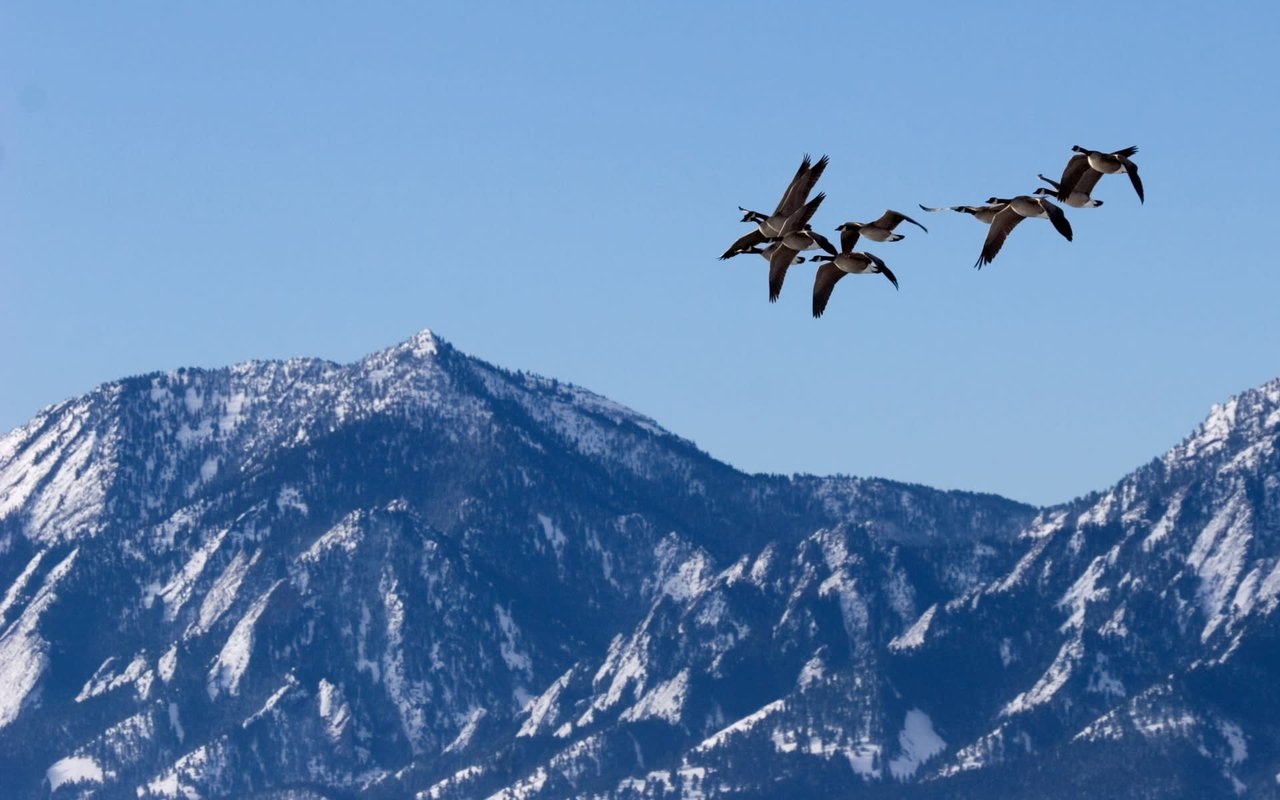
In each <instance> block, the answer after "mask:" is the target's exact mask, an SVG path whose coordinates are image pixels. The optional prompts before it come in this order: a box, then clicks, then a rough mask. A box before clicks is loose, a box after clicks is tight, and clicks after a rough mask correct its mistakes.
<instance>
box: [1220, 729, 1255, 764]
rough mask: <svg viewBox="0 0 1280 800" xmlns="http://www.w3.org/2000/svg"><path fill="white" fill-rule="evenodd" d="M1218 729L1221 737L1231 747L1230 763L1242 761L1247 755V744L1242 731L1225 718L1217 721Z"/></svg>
mask: <svg viewBox="0 0 1280 800" xmlns="http://www.w3.org/2000/svg"><path fill="white" fill-rule="evenodd" d="M1218 730H1219V731H1221V732H1222V736H1223V738H1225V739H1226V740H1227V744H1228V745H1229V746H1230V747H1231V759H1230V760H1231V764H1232V765H1235V764H1240V763H1243V762H1244V760H1245V759H1247V758H1248V757H1249V746H1248V743H1247V742H1246V740H1245V738H1244V731H1243V730H1241V729H1240V726H1239V725H1237V724H1236V723H1234V722H1231V721H1230V720H1225V719H1224V720H1220V721H1219V722H1218Z"/></svg>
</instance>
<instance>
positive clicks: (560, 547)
mask: <svg viewBox="0 0 1280 800" xmlns="http://www.w3.org/2000/svg"><path fill="white" fill-rule="evenodd" d="M538 522H539V523H540V524H541V525H542V535H543V536H544V537H546V539H547V541H548V542H549V543H550V544H551V549H552V550H554V551H555V554H556V560H557V561H559V560H560V559H561V558H563V557H564V546H565V544H566V543H567V542H568V541H569V539H568V537H566V536H565V535H564V531H562V530H560V528H559V527H558V526H557V525H556V524H555V522H553V521H552V520H551V517H548V516H547V515H546V514H539V515H538Z"/></svg>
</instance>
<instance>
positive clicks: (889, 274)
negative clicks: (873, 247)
mask: <svg viewBox="0 0 1280 800" xmlns="http://www.w3.org/2000/svg"><path fill="white" fill-rule="evenodd" d="M865 255H866V257H867V258H869V259H871V263H872V264H875V265H876V272H879V273H880V274H881V275H883V276H885V277H886V278H888V279H889V283H892V284H893V288H895V289H897V288H898V276H897V275H894V274H893V270H891V269H889V265H888V264H886V263H884V259H882V258H880V257H879V256H877V255H875V254H874V253H866V254H865Z"/></svg>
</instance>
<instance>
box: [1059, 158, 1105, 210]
mask: <svg viewBox="0 0 1280 800" xmlns="http://www.w3.org/2000/svg"><path fill="white" fill-rule="evenodd" d="M1086 172H1096V170H1094V169H1093V168H1092V167H1090V166H1089V156H1087V155H1085V154H1084V153H1077V154H1076V155H1074V156H1072V157H1071V158H1068V159H1067V166H1065V167H1063V169H1062V178H1061V179H1060V180H1059V181H1058V187H1057V188H1058V199H1062V198H1063V197H1066V196H1067V195H1069V194H1071V193H1072V192H1074V191H1075V190H1076V184H1077V183H1079V182H1080V179H1081V178H1083V177H1084V175H1085V173H1086ZM1093 182H1094V183H1097V182H1098V179H1097V178H1094V179H1093Z"/></svg>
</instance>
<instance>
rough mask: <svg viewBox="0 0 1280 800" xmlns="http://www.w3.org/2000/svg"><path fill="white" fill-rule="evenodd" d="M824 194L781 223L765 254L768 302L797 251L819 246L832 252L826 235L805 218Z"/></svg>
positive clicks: (773, 298)
mask: <svg viewBox="0 0 1280 800" xmlns="http://www.w3.org/2000/svg"><path fill="white" fill-rule="evenodd" d="M824 198H826V194H824V193H823V192H818V194H817V195H816V196H815V197H814V198H813V199H812V200H810V201H809V202H807V203H805V204H804V205H803V206H801V207H800V210H799V211H797V212H795V213H794V214H792V215H791V216H790V217H788V218H787V221H786V223H785V224H784V225H783V226H782V236H781V237H780V238H779V239H778V241H777V242H776V247H775V248H774V250H773V253H772V254H771V255H770V256H769V302H770V303H773V302H776V301H777V299H778V295H780V294H782V281H783V280H784V279H785V278H786V277H787V267H789V266H791V264H792V263H793V262H794V260H795V257H796V255H797V254H798V253H799V252H800V251H801V250H812V249H814V248H815V247H821V248H822V249H823V250H826V251H827V252H828V253H831V254H832V255H835V254H836V249H835V247H833V246H832V245H831V242H829V241H827V238H826V237H825V236H823V235H822V234H820V233H818V232H817V231H815V230H814V229H813V226H811V225H810V224H809V218H810V217H812V216H813V213H814V212H815V211H817V210H818V206H820V205H821V204H822V201H823V199H824Z"/></svg>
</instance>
